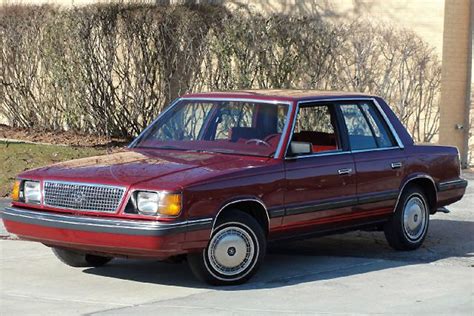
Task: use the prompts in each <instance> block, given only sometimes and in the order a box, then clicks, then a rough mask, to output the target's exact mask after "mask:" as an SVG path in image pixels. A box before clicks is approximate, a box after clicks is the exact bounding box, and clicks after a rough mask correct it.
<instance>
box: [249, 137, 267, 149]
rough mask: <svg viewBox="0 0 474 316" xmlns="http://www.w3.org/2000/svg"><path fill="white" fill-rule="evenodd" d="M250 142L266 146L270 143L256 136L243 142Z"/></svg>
mask: <svg viewBox="0 0 474 316" xmlns="http://www.w3.org/2000/svg"><path fill="white" fill-rule="evenodd" d="M250 143H255V144H256V145H257V146H259V145H260V144H262V145H264V146H266V147H270V144H269V143H267V142H266V141H264V140H261V139H258V138H252V139H249V140H247V141H246V142H245V144H250Z"/></svg>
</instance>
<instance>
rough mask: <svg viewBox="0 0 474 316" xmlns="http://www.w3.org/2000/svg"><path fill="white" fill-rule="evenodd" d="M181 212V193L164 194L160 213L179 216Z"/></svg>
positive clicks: (159, 209)
mask: <svg viewBox="0 0 474 316" xmlns="http://www.w3.org/2000/svg"><path fill="white" fill-rule="evenodd" d="M179 212H181V194H165V195H163V197H162V199H161V201H160V207H159V208H158V213H160V214H161V215H167V216H177V215H179Z"/></svg>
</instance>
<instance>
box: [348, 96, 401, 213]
mask: <svg viewBox="0 0 474 316" xmlns="http://www.w3.org/2000/svg"><path fill="white" fill-rule="evenodd" d="M339 109H340V112H341V114H342V116H343V120H344V123H345V126H346V133H347V136H348V140H349V145H350V149H351V152H352V154H353V157H354V162H355V170H356V172H357V199H358V203H357V207H356V208H355V209H354V211H355V212H358V213H362V212H363V213H367V215H374V216H376V215H380V214H387V213H391V212H392V210H393V208H394V206H395V203H396V200H397V197H398V192H399V188H400V185H401V181H402V179H403V175H404V165H405V160H406V158H405V154H404V151H403V148H401V146H399V144H398V143H397V141H396V138H395V135H394V134H393V131H392V129H391V128H390V125H389V124H390V123H389V122H388V120H386V119H385V116H384V115H383V113H382V112H381V110H380V108H379V107H378V106H377V104H376V103H375V102H374V101H372V100H363V101H349V102H343V103H340V104H339Z"/></svg>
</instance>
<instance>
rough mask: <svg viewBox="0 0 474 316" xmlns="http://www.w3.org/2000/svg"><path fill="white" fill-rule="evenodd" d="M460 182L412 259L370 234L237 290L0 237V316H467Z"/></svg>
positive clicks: (473, 308) (467, 219) (471, 307)
mask: <svg viewBox="0 0 474 316" xmlns="http://www.w3.org/2000/svg"><path fill="white" fill-rule="evenodd" d="M465 177H466V178H468V179H469V180H471V181H470V185H469V187H468V193H467V194H466V196H465V198H464V199H463V200H462V201H460V202H458V203H457V204H455V205H452V206H451V207H450V210H451V211H452V212H451V214H436V215H434V216H432V217H431V223H430V230H429V234H428V237H427V240H426V241H425V244H424V246H423V247H422V248H421V249H419V250H417V251H414V252H396V251H393V250H391V249H390V248H389V247H388V246H387V244H386V242H385V239H384V237H383V234H382V233H373V232H354V233H349V234H344V235H335V236H330V237H324V238H319V239H310V240H306V241H299V242H292V243H286V244H281V245H278V246H277V247H272V248H271V249H270V252H269V254H268V255H267V257H266V260H265V263H264V265H263V267H262V269H261V270H260V271H259V273H258V274H257V275H256V277H254V278H253V279H252V280H251V282H250V283H248V284H246V285H243V286H238V287H223V288H222V287H221V288H212V287H208V286H206V285H204V284H201V283H199V282H198V281H196V280H195V279H194V278H193V276H192V274H191V272H190V270H189V268H188V267H187V265H186V264H167V263H160V262H154V261H138V260H128V261H127V260H115V261H113V262H112V263H111V264H110V265H108V266H106V267H102V268H87V269H77V268H71V267H68V266H65V265H63V264H61V263H60V262H59V261H58V260H57V259H56V258H55V257H54V255H53V254H52V253H51V251H50V250H49V249H48V248H47V247H45V246H43V245H41V244H37V243H33V242H25V241H19V240H14V239H11V236H9V237H6V236H5V233H2V230H1V227H0V236H3V237H2V239H1V240H0V251H1V256H0V257H1V258H0V273H1V275H0V278H1V279H0V281H1V285H0V290H1V294H0V295H1V296H0V311H1V312H0V314H1V315H17V314H34V315H43V314H44V315H65V314H67V315H75V314H109V315H128V314H141V315H148V314H155V315H157V314H188V313H189V314H191V313H192V314H205V315H213V314H258V315H262V314H263V315H265V314H268V315H274V314H378V313H388V314H425V315H433V314H445V315H456V314H459V315H473V314H474V269H473V267H474V258H473V256H474V209H473V208H474V207H473V205H474V176H473V175H470V174H467V175H465ZM1 203H3V205H6V203H7V201H5V200H4V201H0V207H2V206H1Z"/></svg>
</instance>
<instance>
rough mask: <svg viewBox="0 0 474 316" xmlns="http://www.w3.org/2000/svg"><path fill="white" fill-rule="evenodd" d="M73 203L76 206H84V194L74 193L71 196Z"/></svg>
mask: <svg viewBox="0 0 474 316" xmlns="http://www.w3.org/2000/svg"><path fill="white" fill-rule="evenodd" d="M71 198H72V202H73V203H74V204H75V205H76V206H80V205H81V204H82V200H84V194H83V193H82V192H81V191H73V192H72V194H71Z"/></svg>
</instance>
